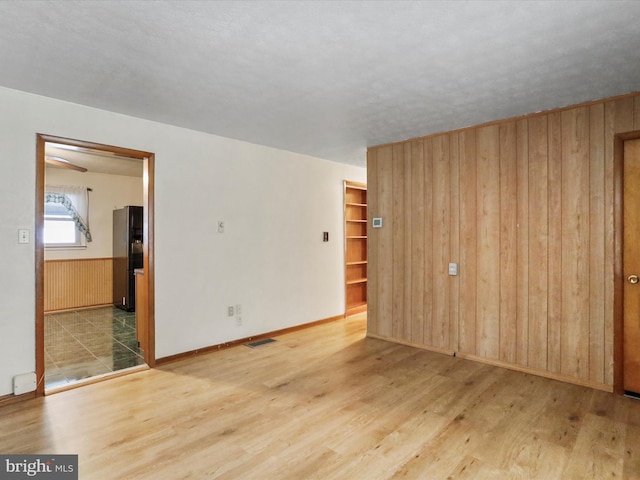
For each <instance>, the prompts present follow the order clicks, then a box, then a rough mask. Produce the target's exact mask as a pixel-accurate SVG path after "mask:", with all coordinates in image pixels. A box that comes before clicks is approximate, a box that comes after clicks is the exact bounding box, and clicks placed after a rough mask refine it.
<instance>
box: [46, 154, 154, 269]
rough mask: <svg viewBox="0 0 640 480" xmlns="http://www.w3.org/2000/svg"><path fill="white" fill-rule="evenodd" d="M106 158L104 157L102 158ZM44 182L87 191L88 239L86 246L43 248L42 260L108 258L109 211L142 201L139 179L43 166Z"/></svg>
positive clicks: (111, 239) (110, 247) (110, 227)
mask: <svg viewBox="0 0 640 480" xmlns="http://www.w3.org/2000/svg"><path fill="white" fill-rule="evenodd" d="M106 161H108V160H106ZM45 170H46V172H45V183H46V184H47V185H77V186H81V187H88V188H91V189H92V190H93V191H92V192H89V228H90V230H91V239H92V241H91V242H87V246H86V248H76V249H59V248H48V249H46V250H45V253H44V258H45V260H60V259H68V258H110V257H112V256H113V247H112V244H113V211H114V210H115V209H117V208H122V207H124V206H126V205H140V206H142V204H143V200H144V199H143V197H144V195H143V193H144V192H143V188H142V178H140V177H127V176H123V175H107V174H104V173H91V172H85V173H80V172H76V171H73V170H69V169H63V168H46V169H45Z"/></svg>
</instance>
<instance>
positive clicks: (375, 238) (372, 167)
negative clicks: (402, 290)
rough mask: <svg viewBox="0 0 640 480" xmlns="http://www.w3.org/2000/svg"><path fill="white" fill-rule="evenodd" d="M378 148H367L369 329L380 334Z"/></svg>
mask: <svg viewBox="0 0 640 480" xmlns="http://www.w3.org/2000/svg"><path fill="white" fill-rule="evenodd" d="M377 152H378V149H377V148H369V149H368V150H367V331H368V332H371V333H373V334H376V335H380V327H379V321H380V312H379V310H378V281H379V280H378V279H379V278H380V271H379V269H380V266H379V263H378V250H379V241H380V237H379V234H380V229H375V230H374V229H373V228H371V225H372V222H373V220H372V219H373V217H378V216H380V212H379V207H378V204H379V198H380V185H379V181H378V170H379V164H378V157H377Z"/></svg>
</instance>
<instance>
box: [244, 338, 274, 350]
mask: <svg viewBox="0 0 640 480" xmlns="http://www.w3.org/2000/svg"><path fill="white" fill-rule="evenodd" d="M271 342H275V340H274V339H273V338H265V339H264V340H258V341H256V342H251V343H245V345H246V346H247V347H249V348H256V347H260V346H262V345H266V344H267V343H271Z"/></svg>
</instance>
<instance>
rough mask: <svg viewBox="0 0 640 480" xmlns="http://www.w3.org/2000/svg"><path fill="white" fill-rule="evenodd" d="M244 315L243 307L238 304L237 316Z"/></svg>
mask: <svg viewBox="0 0 640 480" xmlns="http://www.w3.org/2000/svg"><path fill="white" fill-rule="evenodd" d="M241 314H242V305H240V304H238V305H236V315H241Z"/></svg>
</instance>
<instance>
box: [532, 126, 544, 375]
mask: <svg viewBox="0 0 640 480" xmlns="http://www.w3.org/2000/svg"><path fill="white" fill-rule="evenodd" d="M547 142H548V132H547V116H546V115H540V116H536V117H532V118H530V119H529V205H530V206H529V262H530V268H529V334H528V347H529V352H528V354H527V360H528V365H529V366H530V367H533V368H539V369H542V370H544V369H546V368H547V320H548V318H547V291H548V284H547V280H548V279H547V269H548V258H547V255H548V244H547V242H548V233H549V215H548V210H547V208H548V206H547V200H548V189H547V183H548V171H547V166H548V165H547V161H548V158H547V157H548V150H547V148H548V146H547Z"/></svg>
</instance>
